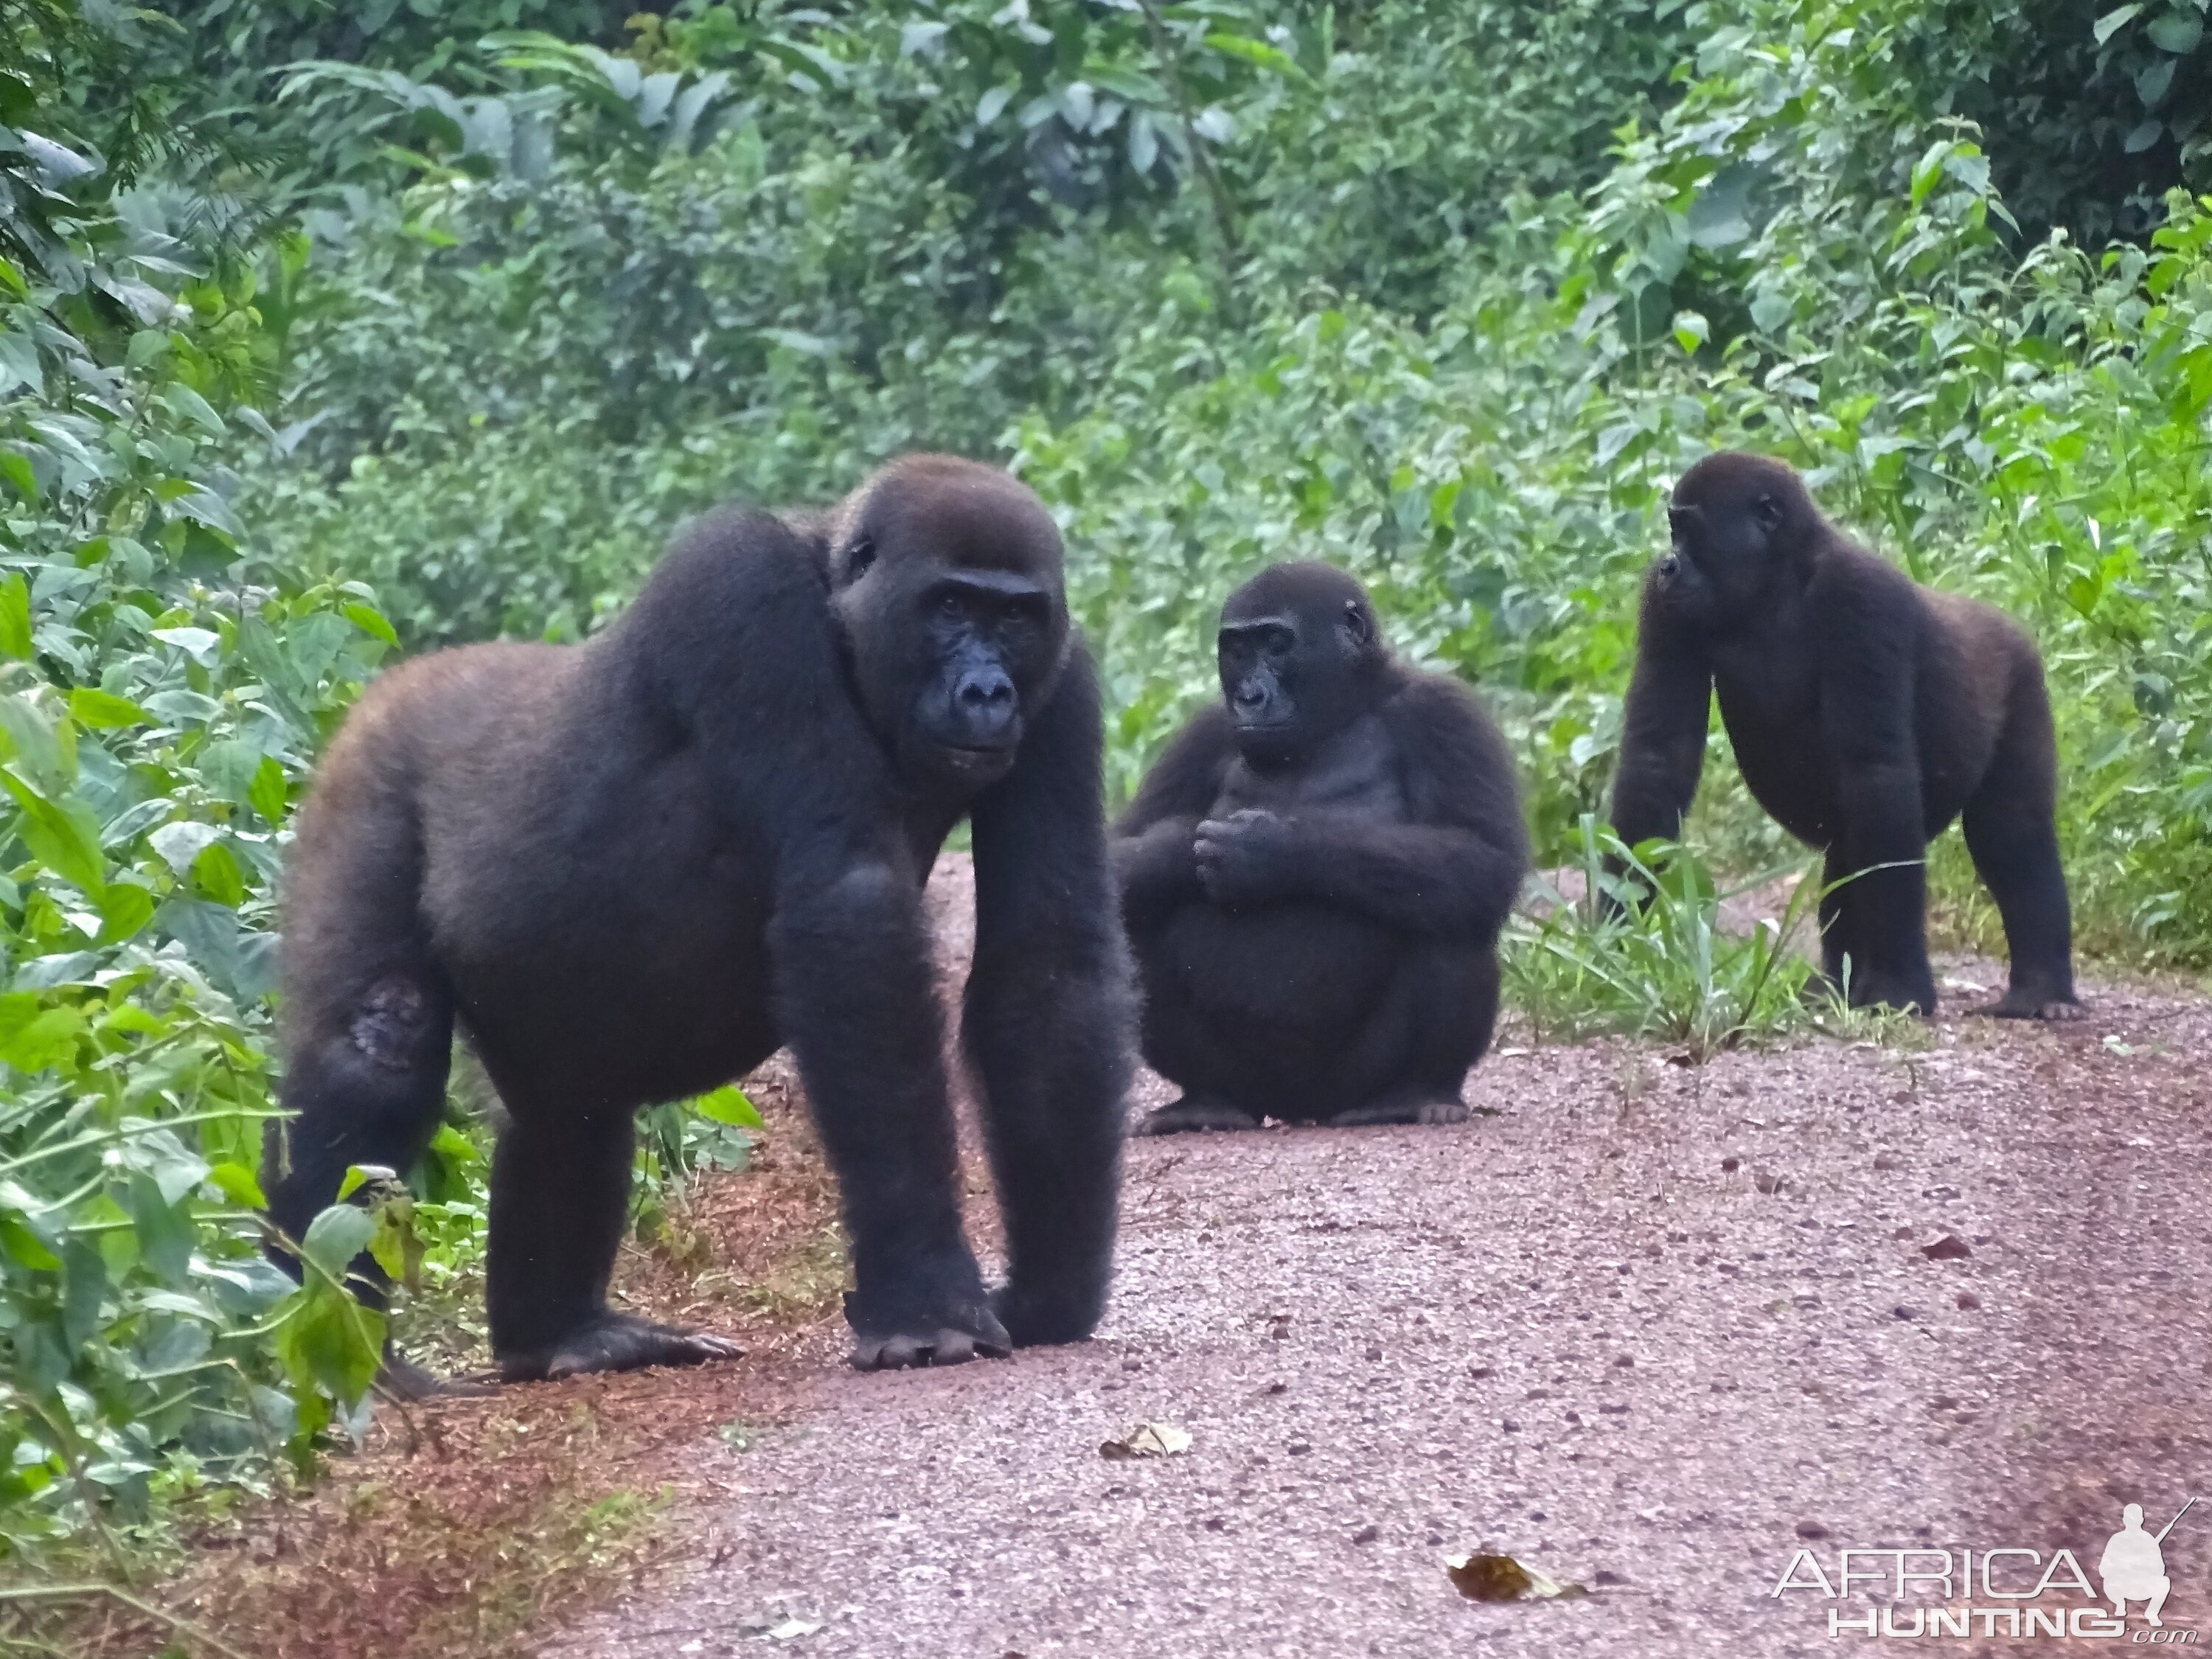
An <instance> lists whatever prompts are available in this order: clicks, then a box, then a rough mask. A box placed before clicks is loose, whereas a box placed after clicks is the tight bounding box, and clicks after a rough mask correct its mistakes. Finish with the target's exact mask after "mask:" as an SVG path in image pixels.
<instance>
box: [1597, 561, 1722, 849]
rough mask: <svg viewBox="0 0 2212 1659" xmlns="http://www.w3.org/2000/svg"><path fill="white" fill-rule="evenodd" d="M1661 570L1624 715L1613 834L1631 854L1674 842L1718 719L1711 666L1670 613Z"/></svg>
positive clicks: (1653, 581)
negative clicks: (1709, 730) (1641, 845)
mask: <svg viewBox="0 0 2212 1659" xmlns="http://www.w3.org/2000/svg"><path fill="white" fill-rule="evenodd" d="M1661 581H1662V576H1661V574H1660V572H1659V571H1658V570H1657V569H1656V568H1655V569H1654V570H1653V571H1652V573H1651V574H1650V576H1649V577H1648V578H1646V579H1645V581H1644V605H1643V611H1642V613H1641V615H1640V617H1638V623H1637V630H1636V671H1635V674H1634V675H1633V676H1632V678H1631V679H1630V680H1629V683H1628V701H1627V702H1626V705H1625V707H1624V708H1622V711H1621V734H1620V774H1619V775H1618V776H1617V777H1615V779H1614V780H1613V831H1614V833H1615V834H1617V835H1618V836H1620V838H1621V840H1623V841H1624V842H1627V843H1628V844H1629V845H1630V846H1631V847H1634V846H1636V845H1637V844H1638V842H1646V841H1651V840H1654V839H1656V840H1661V841H1674V840H1676V839H1678V838H1679V837H1680V835H1681V833H1682V817H1683V815H1684V814H1685V813H1686V812H1687V811H1689V810H1690V802H1691V801H1692V799H1695V797H1696V795H1697V793H1698V775H1699V772H1700V771H1702V770H1703V769H1704V768H1705V729H1706V726H1707V724H1708V722H1709V721H1710V720H1711V710H1712V701H1713V671H1712V665H1711V662H1710V661H1708V660H1707V659H1706V656H1705V652H1704V650H1703V649H1702V648H1701V647H1699V643H1698V641H1697V640H1696V639H1695V638H1694V637H1693V636H1692V635H1691V633H1690V631H1689V630H1688V629H1686V628H1684V627H1683V626H1682V625H1681V623H1679V622H1677V621H1676V620H1675V619H1674V617H1671V616H1669V615H1668V606H1667V603H1666V599H1665V596H1664V594H1663V593H1662V592H1661V590H1660V586H1659V584H1660V582H1661Z"/></svg>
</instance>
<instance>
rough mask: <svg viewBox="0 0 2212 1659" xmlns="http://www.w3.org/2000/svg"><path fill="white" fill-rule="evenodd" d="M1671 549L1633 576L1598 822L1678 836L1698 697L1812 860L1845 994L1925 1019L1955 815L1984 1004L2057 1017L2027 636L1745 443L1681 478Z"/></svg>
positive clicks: (2057, 954)
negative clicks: (1916, 567)
mask: <svg viewBox="0 0 2212 1659" xmlns="http://www.w3.org/2000/svg"><path fill="white" fill-rule="evenodd" d="M1668 520H1669V522H1670V523H1671V525H1672V527H1673V531H1674V550H1673V551H1672V552H1671V553H1669V554H1668V555H1667V556H1666V557H1664V558H1662V560H1660V561H1659V562H1658V563H1657V564H1656V565H1654V566H1653V567H1652V568H1651V574H1650V576H1649V577H1648V578H1647V579H1646V580H1645V582H1644V612H1643V621H1642V624H1641V626H1640V629H1639V630H1638V638H1637V655H1636V673H1635V677H1634V679H1633V680H1632V683H1631V684H1630V686H1629V688H1628V705H1627V709H1626V730H1625V732H1623V734H1622V738H1621V744H1620V778H1619V780H1618V781H1617V782H1616V783H1615V785H1614V788H1613V826H1614V828H1615V829H1617V830H1618V831H1619V832H1620V837H1621V839H1622V840H1623V841H1626V842H1630V843H1632V844H1633V843H1635V842H1640V841H1644V840H1645V839H1647V838H1649V837H1651V836H1661V837H1664V838H1666V839H1668V840H1670V841H1671V840H1673V839H1674V838H1675V836H1678V835H1679V834H1680V829H1681V823H1682V815H1683V813H1684V812H1686V811H1688V809H1689V805H1690V800H1691V797H1692V796H1693V795H1694V794H1695V793H1697V787H1698V772H1699V768H1700V767H1701V765H1702V764H1703V763H1704V759H1705V726H1706V720H1707V718H1708V709H1709V707H1710V704H1711V698H1712V696H1713V693H1714V690H1715V689H1716V688H1717V689H1718V690H1719V693H1720V701H1721V718H1722V720H1723V721H1724V722H1725V723H1726V724H1727V726H1728V732H1729V742H1730V743H1731V744H1734V745H1735V757H1736V763H1737V764H1738V765H1739V766H1740V767H1741V769H1742V770H1743V778H1744V781H1745V782H1746V783H1747V784H1748V785H1749V786H1750V787H1751V793H1753V795H1754V796H1755V797H1757V799H1758V800H1759V805H1762V806H1764V807H1765V809H1766V810H1767V811H1770V812H1771V813H1772V814H1773V815H1774V817H1775V819H1776V820H1777V822H1778V823H1780V824H1781V825H1782V827H1783V828H1784V829H1787V830H1788V831H1789V832H1790V834H1791V835H1793V836H1796V837H1797V838H1798V839H1799V840H1800V841H1802V842H1807V843H1808V845H1811V846H1814V847H1817V848H1820V849H1821V850H1822V851H1824V852H1825V853H1826V854H1827V869H1826V875H1825V877H1824V880H1823V885H1824V888H1825V889H1826V891H1825V893H1824V895H1823V896H1822V898H1821V901H1820V926H1821V941H1822V944H1821V948H1822V954H1823V956H1824V957H1825V958H1826V967H1827V971H1828V974H1829V975H1830V977H1831V978H1832V979H1833V980H1835V981H1837V982H1838V984H1839V985H1840V984H1844V983H1845V982H1846V975H1845V964H1846V962H1848V963H1849V975H1848V985H1849V988H1850V1000H1851V1002H1852V1003H1853V1004H1854V1005H1856V1006H1863V1005H1866V1004H1870V1003H1886V1004H1888V1005H1889V1006H1893V1007H1897V1008H1903V1009H1914V1010H1917V1011H1918V1012H1921V1013H1923V1014H1933V1013H1934V1012H1936V978H1935V975H1934V972H1933V970H1932V969H1930V968H1929V963H1928V939H1927V931H1926V915H1925V911H1926V868H1925V865H1924V862H1923V860H1925V857H1926V854H1927V846H1928V843H1929V842H1930V841H1932V840H1934V839H1935V837H1936V836H1939V835H1941V834H1942V832H1943V829H1944V828H1945V827H1946V826H1947V825H1948V824H1949V823H1950V822H1951V820H1952V819H1953V818H1954V817H1960V816H1961V815H1963V816H1964V817H1965V820H1966V848H1967V850H1968V851H1969V852H1970V853H1972V854H1973V859H1974V867H1975V868H1976V869H1977V870H1978V871H1979V872H1981V877H1982V879H1983V880H1984V881H1985V882H1987V883H1988V884H1989V888H1990V893H1991V894H1992V895H1993V896H1995V897H1996V902H1997V909H1998V911H1999V912H2000V914H2002V916H2003V918H2004V929H2005V939H2006V941H2007V943H2008V945H2010V947H2011V951H2012V985H2011V987H2010V989H2009V990H2008V992H2007V993H2006V994H2005V996H2004V998H2003V1000H2001V1001H1999V1002H1997V1003H1996V1004H1994V1005H1993V1006H1990V1008H1989V1009H1988V1010H1987V1011H1986V1012H1990V1013H1992V1014H1997V1015H2003V1016H2007V1017H2010V1018H2039V1019H2066V1018H2073V1017H2074V1016H2075V1014H2076V1013H2078V1012H2080V1010H2079V1005H2078V1004H2077V1003H2076V1002H2075V997H2074V967H2073V960H2072V945H2071V924H2070V921H2069V915H2068V909H2067V902H2066V878H2065V875H2064V873H2063V872H2062V871H2061V870H2060V869H2059V866H2058V833H2057V828H2056V825H2055V823H2054V816H2055V812H2056V800H2057V783H2056V775H2057V757H2056V754H2055V752H2054V749H2053V745H2052V741H2051V704H2050V701H2049V699H2048V698H2047V697H2046V696H2045V693H2044V689H2043V665H2042V663H2041V661H2040V660H2039V659H2038V658H2037V656H2036V652H2035V646H2034V643H2033V641H2031V640H2029V638H2028V637H2027V635H2026V634H2025V633H2023V632H2022V631H2021V629H2020V628H2019V626H2018V625H2017V624H2016V623H2014V622H2013V621H2012V620H2011V619H2010V618H2009V617H2006V616H2004V615H2003V614H2002V612H2000V611H1996V610H1993V609H1992V608H1990V606H1988V605H1983V604H1981V603H1979V602H1978V601H1977V600H1973V599H1965V598H1961V597H1960V596H1959V595H1957V594H1953V593H1939V592H1933V591H1931V590H1930V589H1928V588H1924V587H1920V586H1916V585H1915V584H1914V583H1913V582H1912V581H1911V579H1910V578H1908V577H1907V576H1905V574H1903V573H1902V572H1901V571H1899V570H1897V569H1895V568H1893V567H1892V566H1890V565H1888V564H1886V563H1884V562H1882V561H1881V560H1880V559H1878V558H1876V557H1875V556H1874V555H1872V554H1871V553H1868V552H1866V551H1864V550H1863V549H1860V548H1858V547H1856V546H1854V545H1853V544H1851V543H1850V541H1849V540H1848V539H1847V538H1845V537H1844V535H1843V533H1842V532H1839V531H1838V530H1837V529H1836V527H1835V526H1833V525H1832V524H1830V523H1829V522H1828V521H1827V520H1826V519H1825V518H1823V517H1822V516H1821V515H1820V509H1819V508H1818V507H1815V506H1814V504H1813V499H1812V497H1811V496H1810V495H1808V494H1806V491H1805V486H1804V483H1803V482H1802V480H1801V479H1799V477H1797V475H1796V472H1794V471H1791V470H1790V468H1789V467H1788V466H1786V465H1784V464H1783V463H1782V462H1780V461H1777V460H1771V459H1767V458H1766V457H1765V456H1760V455H1744V454H1737V453H1721V454H1716V455H1709V456H1707V457H1706V458H1705V459H1703V460H1701V461H1699V463H1698V464H1697V465H1695V466H1693V467H1692V468H1691V469H1690V470H1689V471H1688V472H1686V473H1685V474H1684V475H1683V477H1682V481H1681V483H1680V484H1679V485H1677V486H1676V488H1675V490H1674V504H1673V506H1672V507H1671V508H1670V509H1669V511H1668Z"/></svg>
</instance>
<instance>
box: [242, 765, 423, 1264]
mask: <svg viewBox="0 0 2212 1659" xmlns="http://www.w3.org/2000/svg"><path fill="white" fill-rule="evenodd" d="M363 777H364V774H363V773H362V769H361V768H359V767H355V768H353V769H351V770H347V769H343V767H341V768H340V769H338V770H337V773H336V774H335V775H334V776H333V778H332V779H331V784H330V787H329V788H328V789H327V790H326V791H325V795H326V796H327V797H328V799H324V800H319V801H318V802H317V803H316V804H315V807H314V809H313V810H311V811H309V812H308V813H307V816H306V817H305V818H304V819H303V821H302V823H301V840H300V846H301V849H302V853H303V854H312V855H313V856H312V857H306V856H301V857H299V858H297V859H295V866H294V867H295V869H296V870H297V871H298V872H299V874H298V876H297V878H296V879H295V882H294V884H293V888H292V891H291V893H290V894H289V897H288V900H287V903H286V907H285V913H284V943H283V968H284V1007H283V1023H282V1035H283V1049H284V1060H285V1067H284V1081H283V1091H282V1096H283V1103H284V1104H285V1106H287V1107H288V1108H289V1109H290V1110H291V1111H292V1112H293V1114H294V1116H293V1118H292V1120H291V1121H290V1122H289V1124H287V1125H285V1126H284V1127H283V1129H282V1130H280V1131H276V1132H275V1133H271V1134H270V1136H269V1138H268V1141H267V1148H266V1151H267V1156H266V1158H265V1160H264V1162H265V1168H264V1171H263V1178H262V1184H263V1186H264V1189H265V1190H266V1191H267V1193H268V1194H269V1212H270V1218H271V1219H272V1220H273V1221H275V1223H276V1225H277V1226H278V1228H280V1229H281V1230H282V1231H283V1234H284V1235H285V1237H289V1238H291V1239H293V1240H295V1241H296V1240H297V1239H299V1238H301V1237H303V1236H304V1235H305V1234H306V1232H307V1225H308V1224H309V1223H310V1222H312V1221H313V1219H314V1218H315V1215H316V1213H317V1212H319V1211H320V1210H321V1209H322V1208H323V1207H324V1206H325V1205H328V1204H331V1203H333V1202H335V1201H336V1200H337V1193H338V1187H339V1185H340V1183H341V1182H343V1180H344V1178H345V1172H346V1170H347V1169H348V1168H349V1166H351V1165H353V1164H382V1165H384V1166H385V1167H386V1168H387V1169H390V1170H394V1171H397V1172H399V1173H402V1174H404V1172H405V1171H406V1170H407V1169H408V1168H409V1166H410V1165H411V1164H413V1163H414V1162H415V1160H416V1158H420V1157H421V1156H422V1151H423V1148H424V1147H426V1146H428V1145H429V1142H430V1137H431V1136H432V1135H433V1134H434V1133H436V1131H437V1127H438V1117H439V1113H440V1111H441V1108H442V1107H443V1105H444V1103H445V1092H446V1072H447V1066H448V1065H449V1064H450V1062H451V1060H452V1059H453V994H452V991H451V990H450V988H449V987H447V983H446V978H445V975H444V974H443V972H442V971H441V969H439V967H438V964H437V963H436V962H435V959H434V958H433V957H432V955H431V952H430V948H429V944H428V940H427V939H425V938H424V937H423V933H422V921H421V918H420V916H419V915H418V912H417V909H416V900H417V896H418V893H419V891H420V881H421V863H422V860H421V854H420V850H419V848H418V847H417V845H416V835H415V829H414V820H413V808H412V805H411V804H410V803H409V802H408V801H407V800H405V799H404V798H401V797H398V796H393V795H390V794H386V795H384V796H383V797H381V798H379V797H378V796H377V794H376V793H375V792H374V791H373V790H370V791H366V792H363V791H360V790H355V789H352V788H350V786H352V785H354V784H355V783H356V782H357V781H362V778H363ZM368 781H371V782H373V781H374V779H369V780H368ZM276 1255H277V1259H278V1260H279V1261H281V1262H283V1264H284V1266H285V1267H287V1268H288V1269H289V1270H296V1268H297V1265H298V1264H297V1263H296V1262H295V1261H292V1260H291V1259H290V1258H289V1256H288V1255H284V1254H283V1253H282V1252H281V1251H279V1252H277V1253H276ZM353 1271H354V1273H355V1274H356V1276H357V1277H358V1278H359V1279H361V1280H362V1284H363V1285H364V1286H365V1287H366V1289H367V1293H368V1295H369V1296H371V1297H372V1298H374V1297H380V1293H381V1291H382V1288H383V1285H384V1282H385V1281H384V1279H383V1276H382V1275H381V1273H380V1272H379V1271H378V1269H377V1267H376V1265H375V1263H374V1261H371V1260H370V1259H369V1258H368V1255H366V1254H364V1255H362V1256H361V1257H360V1258H358V1259H357V1260H356V1262H355V1263H354V1269H353Z"/></svg>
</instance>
